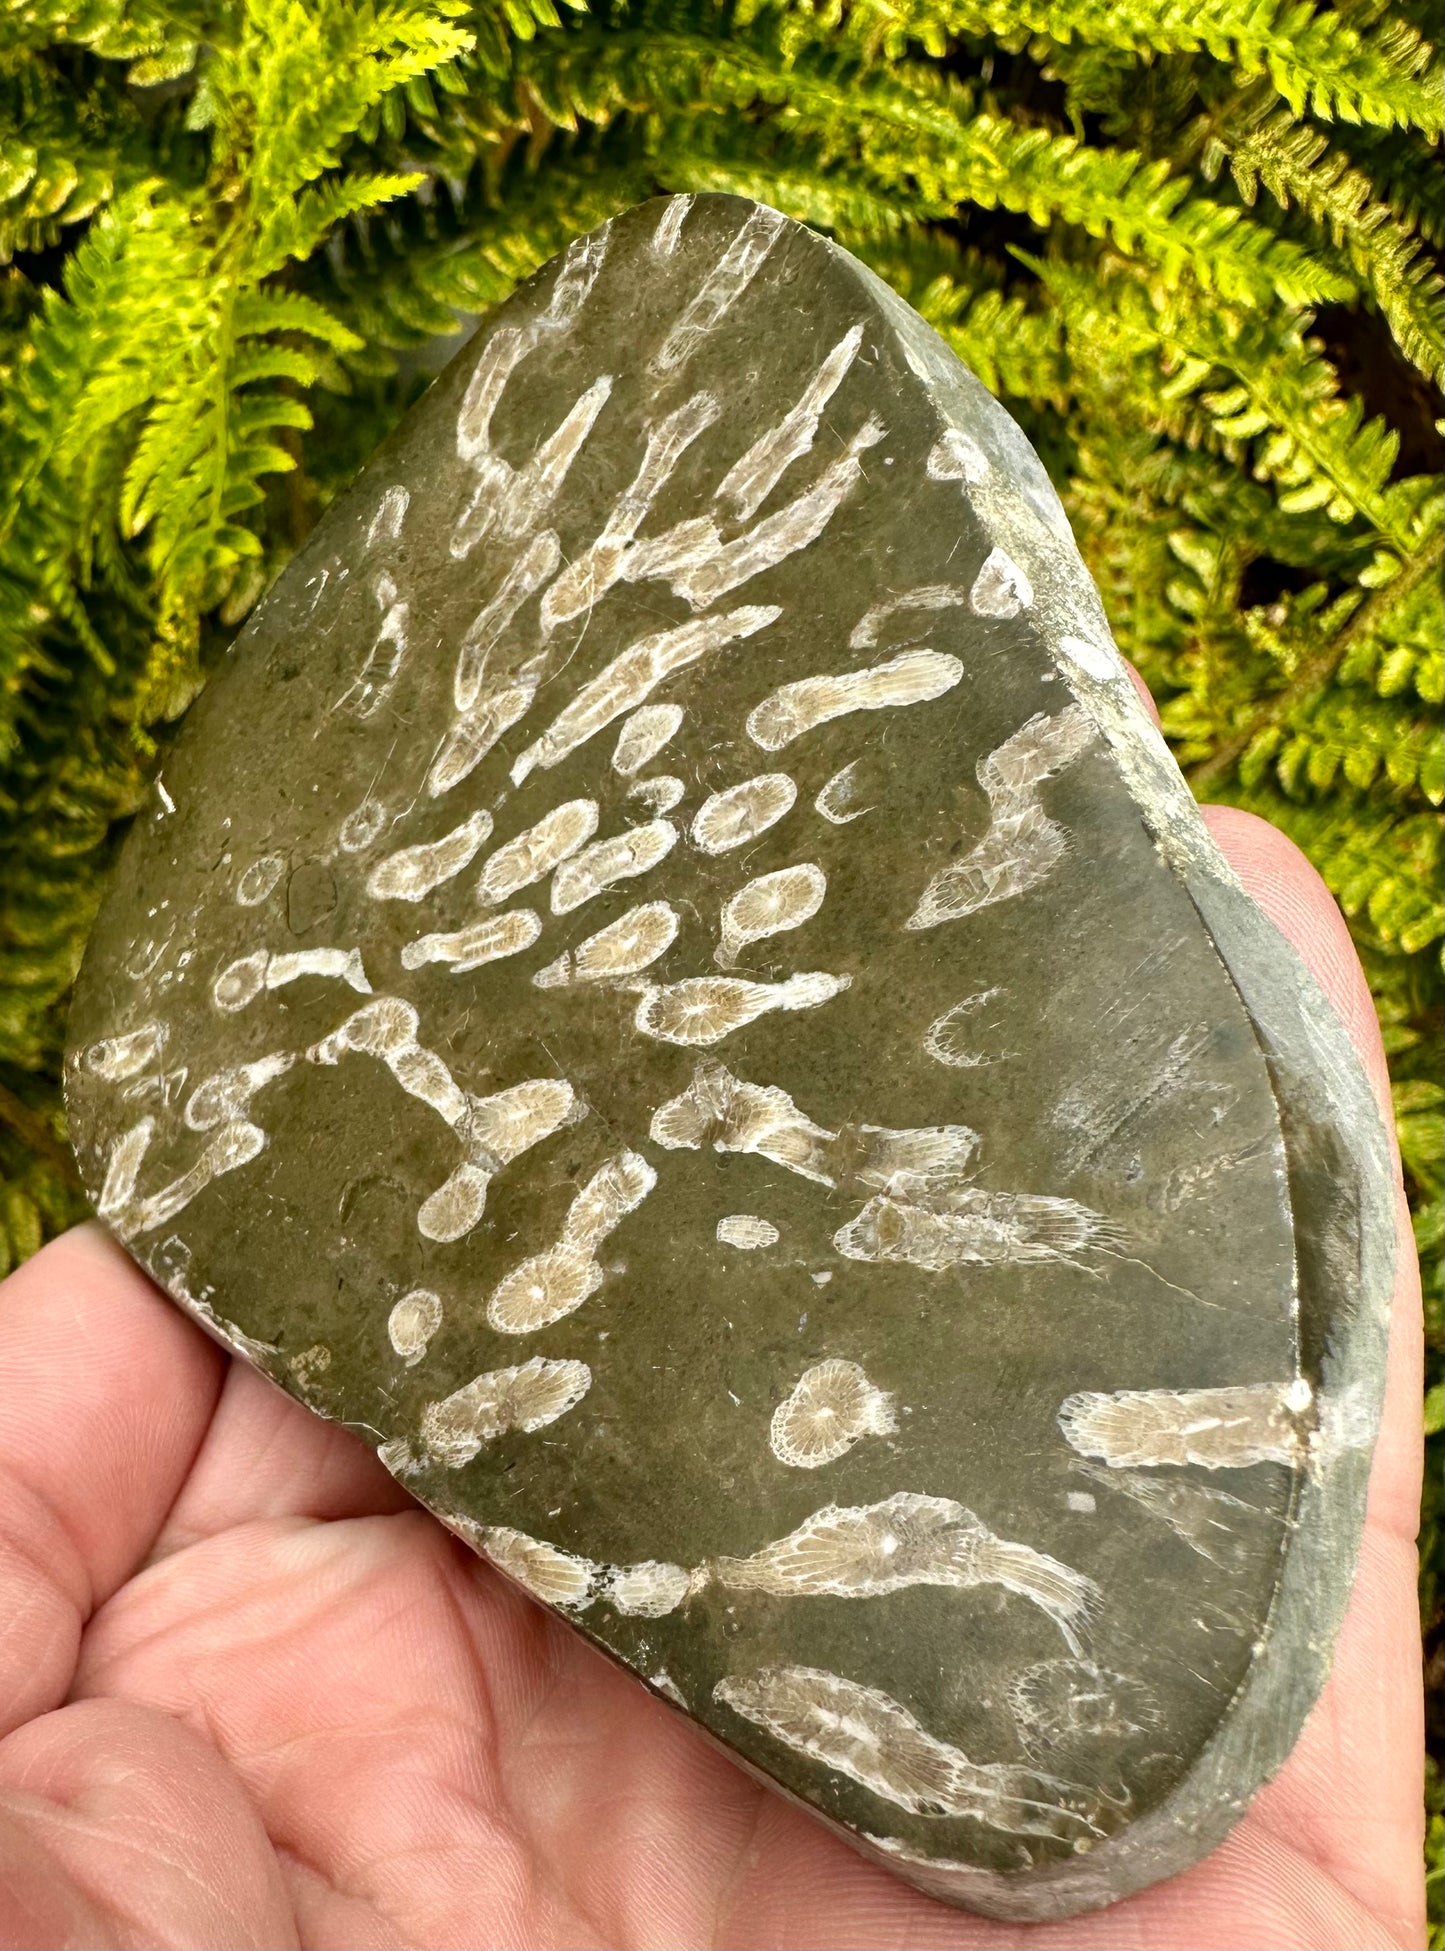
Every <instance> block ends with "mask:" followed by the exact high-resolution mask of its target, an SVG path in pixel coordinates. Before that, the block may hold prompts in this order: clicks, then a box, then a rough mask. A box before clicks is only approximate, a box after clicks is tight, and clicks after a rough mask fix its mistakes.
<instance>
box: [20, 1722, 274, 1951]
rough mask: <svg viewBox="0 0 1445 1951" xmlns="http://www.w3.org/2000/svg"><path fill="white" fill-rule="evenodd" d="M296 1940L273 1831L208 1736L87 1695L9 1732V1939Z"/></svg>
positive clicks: (205, 1943) (269, 1944)
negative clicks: (206, 1739) (270, 1838)
mask: <svg viewBox="0 0 1445 1951" xmlns="http://www.w3.org/2000/svg"><path fill="white" fill-rule="evenodd" d="M295 1943H296V1933H295V1929H294V1926H293V1922H292V1916H291V1907H290V1905H289V1903H288V1902H287V1899H286V1893H285V1886H284V1883H283V1881H282V1877H281V1872H280V1868H279V1865H278V1864H277V1862H276V1857H275V1853H274V1851H273V1850H272V1848H271V1845H270V1842H269V1841H268V1839H267V1836H266V1832H265V1830H264V1829H263V1828H262V1826H261V1823H260V1820H259V1819H258V1817H257V1815H256V1813H255V1811H254V1809H252V1807H251V1805H250V1803H249V1802H248V1801H247V1800H246V1797H245V1795H244V1794H243V1793H242V1791H241V1786H240V1784H239V1782H238V1781H237V1780H236V1778H235V1776H234V1775H233V1774H232V1773H231V1771H230V1770H229V1769H228V1768H227V1767H226V1765H225V1763H224V1762H223V1761H222V1760H221V1758H220V1756H219V1755H218V1754H217V1753H216V1752H215V1750H214V1749H213V1748H212V1747H210V1746H209V1745H208V1744H207V1743H206V1742H204V1741H203V1740H201V1739H200V1737H199V1736H198V1735H196V1734H193V1733H192V1732H191V1731H190V1730H189V1729H187V1728H184V1727H182V1726H181V1725H180V1724H179V1723H178V1722H176V1721H173V1720H171V1719H170V1718H169V1717H168V1716H167V1715H165V1714H158V1713H155V1712H154V1711H152V1710H150V1709H148V1708H144V1707H137V1706H133V1705H131V1704H130V1703H128V1702H120V1701H85V1702H79V1703H76V1704H74V1705H72V1706H69V1707H63V1708H61V1709H60V1710H59V1711H58V1712H57V1713H53V1714H46V1715H43V1716H42V1717H41V1718H40V1719H39V1720H38V1721H33V1722H32V1723H31V1724H30V1725H29V1726H28V1727H25V1728H22V1729H20V1730H19V1731H18V1732H17V1733H14V1734H11V1735H10V1736H8V1737H7V1738H6V1739H5V1740H4V1741H0V1944H6V1945H30V1944H35V1945H51V1944H65V1945H80V1944H123V1945H137V1946H139V1945H148V1946H150V1945H156V1946H159V1945H176V1946H186V1947H192V1946H194V1947H197V1948H198V1951H199V1948H200V1947H209V1946H216V1947H223V1946H224V1947H231V1946H235V1947H241V1946H251V1945H255V1946H257V1947H261V1946H264V1947H266V1951H287V1947H290V1946H292V1945H294V1944H295Z"/></svg>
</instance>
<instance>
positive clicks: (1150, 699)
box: [1124, 657, 1162, 731]
mask: <svg viewBox="0 0 1445 1951" xmlns="http://www.w3.org/2000/svg"><path fill="white" fill-rule="evenodd" d="M1124 669H1125V670H1126V671H1127V672H1128V673H1129V682H1130V683H1131V684H1132V685H1133V687H1134V689H1135V690H1136V691H1137V692H1138V693H1139V702H1140V704H1142V705H1143V707H1144V709H1145V710H1146V711H1147V712H1148V714H1149V716H1150V717H1151V718H1152V719H1153V720H1154V729H1155V731H1158V730H1159V727H1160V724H1161V722H1162V721H1161V720H1160V717H1159V707H1158V705H1156V704H1155V702H1154V693H1153V692H1152V691H1151V690H1150V689H1149V687H1148V685H1147V684H1146V683H1145V682H1144V680H1143V678H1142V677H1140V675H1139V673H1138V672H1137V671H1136V670H1135V668H1134V666H1133V665H1132V664H1131V663H1130V662H1129V660H1128V658H1127V657H1126V658H1125V659H1124Z"/></svg>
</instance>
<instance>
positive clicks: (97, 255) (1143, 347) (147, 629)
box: [0, 0, 1445, 1943]
mask: <svg viewBox="0 0 1445 1951" xmlns="http://www.w3.org/2000/svg"><path fill="white" fill-rule="evenodd" d="M566 6H567V11H566V12H565V13H564V14H561V15H559V13H558V12H557V10H556V7H555V6H554V4H553V0H479V4H475V5H470V4H467V0H391V3H390V4H366V3H363V0H304V4H303V0H174V4H170V3H168V0H0V1270H3V1266H4V1265H6V1264H8V1263H9V1262H10V1261H12V1260H14V1259H16V1258H20V1257H23V1256H24V1255H26V1254H27V1253H29V1252H31V1251H33V1250H34V1248H35V1247H36V1246H38V1244H39V1243H40V1241H41V1239H42V1237H43V1236H44V1235H45V1234H46V1233H47V1232H48V1231H51V1230H54V1229H57V1228H59V1227H60V1226H62V1225H64V1224H66V1223H68V1221H69V1220H70V1219H71V1218H72V1217H74V1216H75V1215H76V1214H77V1212H78V1211H79V1210H80V1202H79V1195H78V1190H77V1187H76V1185H75V1181H74V1178H73V1175H72V1172H71V1169H70V1167H69V1164H68V1153H67V1151H66V1149H65V1145H64V1127H63V1118H62V1113H61V1108H60V1102H59V1095H58V1069H59V1054H60V1048H61V1039H62V1034H63V1025H64V1016H65V1001H66V995H67V992H68V989H69V986H70V983H71V981H72V979H73V977H74V974H75V970H76V967H77V963H78V959H79V956H80V951H81V947H82V944H83V942H84V938H85V933H86V929H87V926H88V924H89V921H90V919H91V916H92V914H93V912H94V908H95V903H96V899H97V894H98V889H99V886H100V883H101V880H102V878H103V876H104V873H105V869H106V866H107V863H108V861H109V860H110V859H111V857H112V854H113V851H114V846H115V842H116V838H117V835H118V832H119V831H120V830H122V829H123V824H124V822H125V820H126V818H127V816H128V815H129V814H130V813H131V812H132V811H133V810H134V809H135V808H136V806H137V805H138V803H139V799H140V796H141V793H142V790H143V787H144V784H145V781H146V780H147V778H148V776H149V774H150V772H151V771H152V769H153V767H154V764H155V761H156V757H157V751H158V746H159V743H160V742H161V741H163V739H164V737H165V735H166V727H167V726H168V725H170V724H172V723H173V722H174V721H175V719H176V718H177V717H178V716H179V715H180V713H181V712H182V711H183V710H184V709H185V706H186V704H187V703H188V702H189V701H190V699H191V698H192V697H193V696H194V695H195V693H196V691H197V689H198V688H199V687H200V685H201V684H202V683H203V681H204V677H205V673H206V670H207V669H208V667H209V666H210V664H211V662H212V661H213V660H214V658H215V657H216V655H217V654H218V653H219V652H220V651H221V650H222V649H223V648H224V646H225V644H226V643H227V642H228V640H229V638H230V636H231V635H232V634H233V633H234V631H235V630H236V628H237V626H238V625H239V623H240V621H241V619H242V618H243V617H244V616H245V614H246V611H247V610H248V608H249V607H250V606H251V604H252V603H253V602H254V601H255V600H256V598H257V596H258V595H259V594H260V592H261V591H262V590H263V589H264V588H265V586H266V584H267V582H268V581H269V580H270V578H271V577H272V576H274V574H275V573H276V571H277V569H278V568H279V567H280V565H281V564H282V563H283V562H284V561H285V559H286V557H287V556H288V555H289V554H290V553H291V552H292V551H293V550H294V549H295V548H296V547H297V545H298V544H299V542H300V541H301V540H302V539H303V538H304V536H305V534H306V532H307V530H308V528H309V527H310V525H311V524H312V522H313V521H314V520H315V518H316V515H317V514H318V512H319V511H320V510H321V509H322V508H323V507H324V506H325V505H326V504H327V502H328V501H330V500H331V499H332V497H333V496H335V495H336V494H337V493H338V492H339V491H340V490H341V489H342V488H343V487H344V486H345V485H346V482H347V481H348V479H349V478H350V476H351V475H352V473H353V472H354V471H355V469H356V468H357V467H358V466H359V465H360V464H361V463H362V461H364V460H365V458H366V457H367V455H368V454H369V453H370V451H371V450H372V449H373V448H374V447H375V445H376V443H377V442H378V441H379V440H380V438H381V437H382V436H383V434H385V433H386V432H387V430H388V429H389V428H390V427H391V426H392V425H393V424H394V423H395V421H396V419H397V418H398V417H399V415H400V414H401V413H402V412H403V411H404V410H405V408H406V407H407V405H408V404H409V403H410V401H411V400H412V399H413V398H414V397H415V396H416V394H417V392H418V391H419V390H420V388H421V387H422V386H423V385H424V384H425V382H426V379H427V377H428V373H429V370H430V369H431V368H432V367H433V366H434V365H435V363H436V360H435V342H436V339H437V337H438V335H443V334H448V333H451V332H453V331H454V330H455V329H456V324H457V315H458V313H476V312H479V311H483V310H485V309H486V308H487V307H489V306H492V305H494V304H496V303H497V302H498V301H499V300H500V299H502V298H504V297H505V296H506V294H507V293H508V291H509V290H510V289H511V288H512V286H513V285H514V284H515V283H516V282H517V281H518V280H519V279H521V278H524V277H526V276H527V275H528V274H529V273H530V272H532V271H533V270H534V269H535V268H536V267H537V266H538V265H539V264H541V263H542V262H543V261H544V260H545V259H546V258H547V257H549V256H550V255H552V253H553V252H555V251H556V250H558V249H559V248H560V247H561V246H562V245H563V244H565V243H566V242H567V240H568V239H569V238H570V237H572V236H573V235H575V234H576V233H578V232H579V231H583V230H586V229H589V228H590V227H591V226H592V225H594V224H596V223H598V222H600V221H601V220H602V219H603V218H604V217H606V216H608V215H609V214H611V213H612V212H613V211H615V210H618V209H619V208H622V207H624V206H625V205H627V204H629V203H631V202H634V201H636V200H638V199H640V198H642V197H645V196H648V195H652V194H654V193H655V192H657V191H659V190H717V189H728V190H736V191H740V192H743V193H745V194H748V195H752V196H756V197H759V198H762V199H763V200H764V201H766V202H769V203H772V204H775V205H777V206H778V207H779V208H780V209H783V210H785V211H787V212H789V213H790V214H791V215H793V216H796V217H799V218H801V219H803V220H804V221H805V222H807V223H810V224H813V225H815V226H817V227H818V228H820V229H822V230H826V231H828V232H830V233H831V234H832V235H833V236H835V237H837V238H838V239H839V241H840V242H842V243H844V244H846V245H847V246H848V248H849V249H851V250H852V251H854V252H856V253H857V254H858V255H859V256H860V257H862V258H864V259H865V260H866V261H867V262H868V263H870V264H871V265H872V266H873V267H874V268H875V269H876V270H877V271H878V272H880V273H881V275H882V276H884V277H885V278H886V279H888V280H889V282H891V283H892V284H893V285H894V286H896V287H897V288H898V289H899V290H900V291H901V292H902V293H903V294H904V296H905V297H907V298H908V299H909V300H910V301H911V303H912V304H913V305H915V306H916V307H917V308H918V310H919V311H921V312H922V313H923V314H924V316H925V317H927V318H928V319H929V320H931V321H932V323H933V324H934V325H935V326H936V327H937V328H938V330H939V331H940V332H942V333H943V335H944V337H945V338H947V339H948V340H949V342H950V343H951V344H952V345H953V346H954V348H955V349H956V350H957V352H958V353H959V354H960V355H961V357H962V358H963V359H964V360H966V361H967V362H968V364H970V365H971V366H972V367H973V368H974V370H975V371H976V372H977V373H978V374H979V375H980V376H981V377H982V378H983V380H984V381H985V382H986V383H987V384H988V385H989V386H990V387H991V388H992V389H993V390H994V391H995V392H997V393H998V394H999V396H1000V397H1001V398H1002V399H1003V400H1004V401H1005V402H1006V404H1007V405H1008V406H1009V407H1010V409H1011V410H1012V411H1013V412H1014V413H1015V415H1016V416H1017V417H1018V418H1019V419H1020V420H1021V421H1022V423H1023V424H1024V426H1025V428H1026V429H1027V430H1028V431H1029V433H1030V434H1031V436H1032V437H1033V439H1034V441H1035V444H1036V445H1037V446H1038V448H1039V449H1040V451H1041V453H1042V454H1043V456H1044V459H1045V461H1046V463H1047V465H1048V466H1049V469H1050V471H1051V473H1052V474H1053V477H1054V479H1055V481H1056V482H1057V483H1058V485H1059V487H1060V489H1061V491H1062V492H1063V494H1064V496H1065V500H1066V502H1067V504H1068V506H1069V509H1070V512H1071V515H1072V516H1073V519H1074V522H1075V526H1076V529H1077V531H1078V534H1079V537H1080V541H1081V543H1082V546H1083V549H1084V553H1085V555H1086V557H1087V558H1088V560H1089V563H1090V566H1091V568H1092V569H1093V572H1094V574H1095V576H1096V577H1097V579H1098V581H1099V584H1100V586H1101V589H1102V591H1103V594H1104V599H1105V603H1106V605H1107V606H1108V609H1109V611H1110V614H1111V616H1112V619H1113V624H1114V628H1115V631H1116V634H1117V636H1118V639H1119V642H1120V645H1121V647H1122V648H1123V649H1124V651H1125V652H1126V653H1127V654H1128V655H1129V656H1130V657H1131V658H1132V659H1133V660H1134V661H1135V663H1136V664H1138V665H1139V667H1140V668H1141V669H1142V671H1143V672H1144V674H1145V676H1146V677H1147V678H1148V679H1149V681H1150V683H1151V684H1152V685H1153V687H1154V689H1155V692H1156V695H1157V696H1158V697H1159V698H1160V700H1161V702H1162V705H1163V711H1164V722H1165V728H1166V731H1167V733H1168V735H1169V737H1170V739H1171V741H1172V742H1173V745H1174V748H1175V751H1176V753H1177V754H1178V757H1179V760H1180V762H1181V764H1182V765H1183V766H1184V768H1185V770H1186V771H1187V772H1188V773H1189V775H1190V777H1191V779H1192V782H1193V784H1194V786H1195V788H1196V790H1198V791H1199V792H1200V793H1201V795H1202V796H1204V797H1211V798H1222V799H1228V800H1230V801H1232V802H1234V803H1235V804H1238V805H1242V806H1247V807H1250V808H1252V809H1253V810H1255V811H1257V812H1260V813H1263V814H1265V815H1267V816H1268V817H1269V818H1270V819H1272V820H1274V821H1276V822H1277V823H1278V824H1279V825H1280V826H1281V827H1283V828H1284V829H1285V831H1286V832H1287V833H1289V834H1291V835H1292V836H1293V837H1294V838H1295V839H1296V840H1297V841H1298V842H1299V843H1300V845H1301V846H1302V847H1303V848H1304V849H1305V851H1306V852H1307V853H1308V854H1309V855H1310V857H1311V858H1312V859H1313V860H1314V862H1315V863H1316V865H1317V866H1318V867H1319V869H1320V871H1321V873H1322V874H1323V875H1324V877H1325V879H1326V881H1327V882H1328V883H1329V885H1330V887H1331V889H1332V890H1333V892H1334V894H1335V896H1336V898H1337V899H1338V900H1339V902H1340V904H1341V906H1342V907H1343V908H1344V910H1345V912H1346V914H1347V915H1348V916H1349V917H1350V919H1351V922H1352V924H1353V927H1354V931H1355V938H1356V941H1357V942H1358V944H1359V947H1360V950H1361V953H1362V955H1363V957H1364V961H1365V966H1366V969H1367V971H1368V973H1369V976H1370V980H1371V984H1372V987H1373V989H1374V993H1375V998H1376V1002H1377V1004H1378V1007H1379V1012H1380V1017H1381V1021H1382V1023H1383V1024H1384V1028H1385V1035H1386V1040H1387V1043H1388V1046H1389V1049H1390V1053H1391V1059H1392V1065H1393V1070H1394V1076H1395V1102H1396V1112H1397V1125H1398V1131H1399V1137H1400V1144H1401V1149H1402V1152H1403V1154H1404V1159H1405V1166H1406V1171H1407V1174H1408V1179H1409V1185H1410V1191H1411V1194H1412V1198H1413V1204H1414V1212H1415V1224H1416V1231H1417V1237H1418V1241H1419V1246H1420V1250H1421V1253H1422V1257H1423V1261H1424V1264H1425V1269H1426V1280H1427V1294H1428V1302H1427V1306H1428V1310H1429V1329H1430V1347H1431V1356H1430V1361H1431V1367H1430V1370H1429V1376H1428V1387H1429V1393H1428V1395H1427V1398H1426V1414H1427V1421H1428V1423H1429V1425H1430V1427H1431V1429H1432V1430H1433V1432H1434V1440H1433V1445H1432V1447H1433V1448H1434V1449H1435V1451H1436V1454H1435V1455H1434V1456H1433V1457H1432V1468H1431V1472H1430V1485H1431V1488H1430V1489H1429V1490H1428V1491H1427V1505H1426V1511H1425V1541H1424V1542H1425V1550H1424V1571H1423V1576H1422V1585H1421V1600H1422V1608H1423V1611H1424V1615H1425V1625H1426V1630H1427V1640H1426V1653H1427V1661H1428V1662H1429V1663H1431V1665H1432V1666H1433V1668H1434V1675H1433V1677H1434V1679H1435V1680H1436V1681H1437V1682H1438V1681H1439V1680H1441V1679H1442V1678H1445V1673H1442V1671H1441V1669H1442V1663H1445V1652H1442V1645H1441V1631H1440V1627H1441V1596H1442V1595H1441V1584H1440V1565H1441V1559H1440V1531H1441V1503H1442V1498H1441V1493H1440V1490H1439V1483H1440V1477H1441V1469H1440V1466H1441V1462H1442V1458H1441V1456H1440V1455H1439V1448H1440V1443H1441V1436H1440V1430H1441V1423H1442V1404H1441V1368H1440V1358H1439V1349H1440V1341H1441V1333H1442V1320H1441V1293H1442V1290H1441V1249H1442V1236H1445V1115H1442V1113H1445V1093H1442V1088H1441V1083H1440V1059H1441V1046H1442V1022H1445V984H1442V978H1441V960H1440V943H1441V937H1442V934H1445V905H1442V894H1441V885H1440V870H1441V851H1442V850H1441V821H1440V817H1439V815H1438V813H1437V811H1436V809H1437V808H1438V807H1439V806H1440V804H1441V800H1442V797H1445V749H1442V738H1441V730H1440V724H1439V716H1438V708H1439V706H1440V704H1441V702H1442V699H1445V651H1442V636H1445V626H1442V613H1441V549H1442V535H1445V493H1442V480H1441V475H1440V468H1441V460H1442V444H1441V438H1440V435H1441V422H1440V420H1439V418H1438V416H1439V414H1440V410H1441V409H1440V401H1439V396H1438V392H1437V388H1438V386H1439V384H1440V381H1441V377H1442V365H1445V349H1442V320H1441V303H1440V300H1441V293H1442V279H1441V275H1440V271H1441V251H1442V246H1445V177H1442V169H1441V149H1440V137H1441V123H1442V88H1441V73H1440V67H1439V63H1438V60H1437V58H1436V56H1435V54H1434V52H1433V51H1432V49H1431V48H1430V47H1429V46H1428V45H1427V44H1426V42H1425V40H1424V38H1423V36H1424V34H1425V32H1426V31H1427V13H1428V12H1429V11H1430V10H1428V9H1427V6H1426V4H1425V0H1393V4H1391V0H1338V4H1336V5H1334V6H1330V5H1325V4H1317V0H566ZM1437 1712H1438V1709H1437ZM1433 1732H1434V1735H1435V1736H1436V1737H1437V1739H1438V1737H1439V1736H1440V1735H1441V1733H1442V1728H1441V1726H1440V1724H1439V1722H1438V1721H1437V1722H1436V1724H1435V1726H1434V1729H1433ZM1431 1793H1432V1800H1433V1806H1434V1811H1435V1816H1434V1822H1435V1838H1434V1855H1435V1874H1436V1879H1437V1880H1436V1882H1435V1885H1434V1893H1435V1904H1436V1921H1435V1934H1436V1935H1435V1941H1436V1942H1437V1943H1439V1942H1440V1941H1441V1938H1440V1921H1439V1908H1438V1906H1439V1899H1440V1885H1439V1881H1438V1876H1439V1854H1440V1778H1439V1776H1438V1774H1437V1775H1435V1776H1434V1777H1433V1781H1432V1790H1431Z"/></svg>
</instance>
